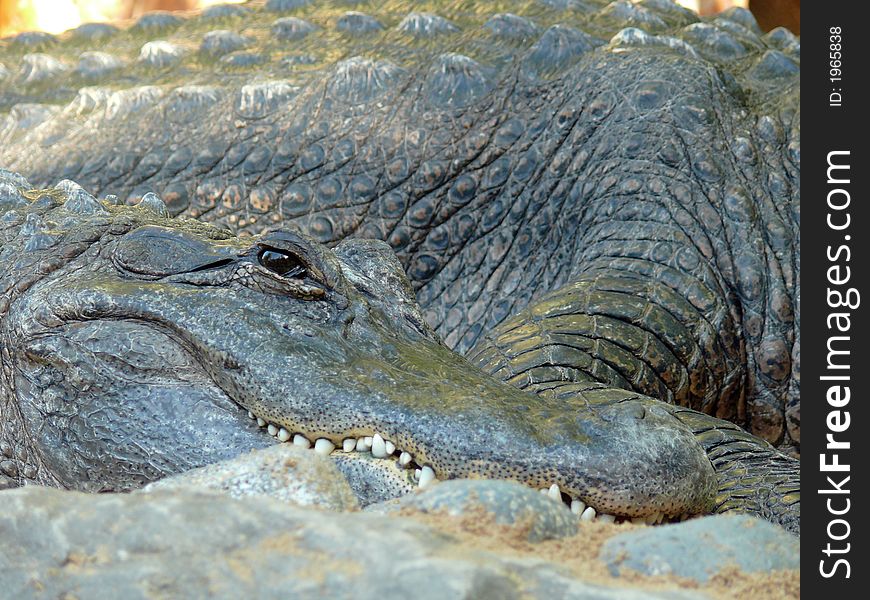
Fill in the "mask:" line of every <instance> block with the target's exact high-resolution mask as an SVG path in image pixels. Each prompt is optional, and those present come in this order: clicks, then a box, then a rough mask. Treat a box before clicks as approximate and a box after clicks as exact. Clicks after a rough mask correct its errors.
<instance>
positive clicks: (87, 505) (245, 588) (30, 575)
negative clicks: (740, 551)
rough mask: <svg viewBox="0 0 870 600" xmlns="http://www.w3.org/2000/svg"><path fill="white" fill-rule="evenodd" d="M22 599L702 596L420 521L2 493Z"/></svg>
mask: <svg viewBox="0 0 870 600" xmlns="http://www.w3.org/2000/svg"><path fill="white" fill-rule="evenodd" d="M0 506H2V507H3V510H2V511H0V538H2V540H3V543H2V544H0V580H2V582H3V590H2V593H3V594H8V597H11V598H29V597H33V596H36V595H40V596H41V597H45V598H57V597H63V596H64V595H65V594H69V595H73V596H75V597H77V598H89V599H100V598H128V599H135V598H155V597H160V598H182V597H184V598H187V597H214V598H278V597H282V598H286V597H293V596H302V595H304V597H310V598H315V597H316V598H349V597H353V598H356V599H366V598H409V597H413V598H415V599H418V600H421V599H426V598H437V599H438V600H449V599H452V598H475V599H485V598H499V599H502V598H507V599H510V598H519V597H534V598H538V597H540V598H578V599H581V598H582V599H584V600H599V599H600V600H641V599H653V598H661V599H665V598H668V599H680V600H689V599H696V598H702V597H704V596H702V595H701V594H698V593H697V592H689V591H677V590H664V591H657V592H647V591H643V590H639V589H636V588H628V587H605V586H602V585H599V584H593V583H589V582H584V581H580V580H578V579H576V578H575V577H573V576H572V575H571V574H570V573H569V572H568V571H566V570H564V569H562V568H561V567H559V566H557V565H555V564H553V563H550V562H547V561H544V560H539V559H536V558H520V557H516V556H513V557H510V556H506V555H502V554H496V553H493V552H485V551H481V550H476V549H472V548H469V547H467V546H463V545H462V544H460V543H459V542H458V541H457V540H456V539H454V538H452V537H451V536H448V535H445V534H443V533H439V532H437V531H435V530H433V529H432V528H431V527H429V526H427V525H424V524H422V523H419V522H417V521H415V520H413V519H397V518H395V517H387V516H382V515H375V514H368V513H359V512H357V513H331V512H325V511H318V510H312V509H310V508H301V507H296V506H293V505H289V504H286V503H282V502H278V501H276V500H273V499H271V498H245V499H243V500H237V499H234V498H230V497H228V496H227V495H225V494H217V493H206V492H198V491H191V490H186V489H178V490H174V491H172V492H170V491H155V492H154V493H151V494H126V495H125V494H99V495H88V494H82V493H78V492H66V491H60V490H55V489H49V488H41V487H36V486H27V487H24V488H20V489H16V490H9V491H3V492H0Z"/></svg>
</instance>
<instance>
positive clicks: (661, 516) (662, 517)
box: [656, 513, 665, 525]
mask: <svg viewBox="0 0 870 600" xmlns="http://www.w3.org/2000/svg"><path fill="white" fill-rule="evenodd" d="M664 520H665V513H659V516H658V518H657V519H656V525H658V524H659V523H661V522H662V521H664Z"/></svg>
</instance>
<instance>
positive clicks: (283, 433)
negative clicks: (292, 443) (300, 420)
mask: <svg viewBox="0 0 870 600" xmlns="http://www.w3.org/2000/svg"><path fill="white" fill-rule="evenodd" d="M278 439H279V440H281V441H282V442H286V441H287V440H289V439H290V432H289V431H287V430H286V429H284V428H283V427H282V428H281V429H279V430H278Z"/></svg>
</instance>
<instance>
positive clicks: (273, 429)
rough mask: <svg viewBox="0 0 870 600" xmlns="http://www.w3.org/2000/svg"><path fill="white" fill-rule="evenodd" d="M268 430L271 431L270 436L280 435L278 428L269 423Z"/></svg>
mask: <svg viewBox="0 0 870 600" xmlns="http://www.w3.org/2000/svg"><path fill="white" fill-rule="evenodd" d="M267 429H268V430H269V435H278V428H277V427H275V426H274V425H272V424H271V423H269V427H267Z"/></svg>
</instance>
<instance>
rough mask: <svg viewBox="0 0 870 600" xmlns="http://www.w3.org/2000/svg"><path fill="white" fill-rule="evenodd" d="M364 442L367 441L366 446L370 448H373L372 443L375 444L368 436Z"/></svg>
mask: <svg viewBox="0 0 870 600" xmlns="http://www.w3.org/2000/svg"><path fill="white" fill-rule="evenodd" d="M363 440H365V443H366V446H368V447H369V448H371V447H372V443H373V442H374V438H373V437H372V436H370V435H367V436H366V437H364V438H363Z"/></svg>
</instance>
